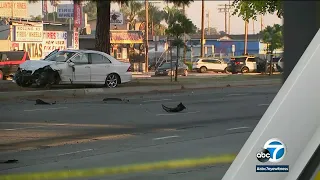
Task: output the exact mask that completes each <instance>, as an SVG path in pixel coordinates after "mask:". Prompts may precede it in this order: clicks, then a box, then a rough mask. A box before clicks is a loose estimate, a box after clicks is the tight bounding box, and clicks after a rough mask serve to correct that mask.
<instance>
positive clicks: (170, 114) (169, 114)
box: [156, 111, 200, 116]
mask: <svg viewBox="0 0 320 180" xmlns="http://www.w3.org/2000/svg"><path fill="white" fill-rule="evenodd" d="M199 112H200V111H194V112H185V113H167V114H156V116H175V115H182V114H196V113H199Z"/></svg>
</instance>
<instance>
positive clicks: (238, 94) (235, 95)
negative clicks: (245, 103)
mask: <svg viewBox="0 0 320 180" xmlns="http://www.w3.org/2000/svg"><path fill="white" fill-rule="evenodd" d="M244 95H247V94H228V95H227V96H244Z"/></svg>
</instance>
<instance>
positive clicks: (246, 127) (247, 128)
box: [227, 126, 249, 131]
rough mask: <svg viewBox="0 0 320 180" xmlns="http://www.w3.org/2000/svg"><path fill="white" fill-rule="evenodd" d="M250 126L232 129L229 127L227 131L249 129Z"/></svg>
mask: <svg viewBox="0 0 320 180" xmlns="http://www.w3.org/2000/svg"><path fill="white" fill-rule="evenodd" d="M248 128H249V127H246V126H244V127H235V128H230V129H227V131H232V130H237V129H248Z"/></svg>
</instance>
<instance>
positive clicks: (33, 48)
mask: <svg viewBox="0 0 320 180" xmlns="http://www.w3.org/2000/svg"><path fill="white" fill-rule="evenodd" d="M12 50H23V51H26V52H28V54H29V57H30V59H31V60H39V59H41V58H42V57H43V46H42V42H13V43H12Z"/></svg>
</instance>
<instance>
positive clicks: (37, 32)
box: [14, 25, 43, 42]
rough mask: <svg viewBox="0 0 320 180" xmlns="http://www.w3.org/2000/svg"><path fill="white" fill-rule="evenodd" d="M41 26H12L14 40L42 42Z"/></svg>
mask: <svg viewBox="0 0 320 180" xmlns="http://www.w3.org/2000/svg"><path fill="white" fill-rule="evenodd" d="M42 31H43V26H26V25H24V26H23V25H21V26H14V32H15V33H14V34H15V37H14V41H40V42H42Z"/></svg>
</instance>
